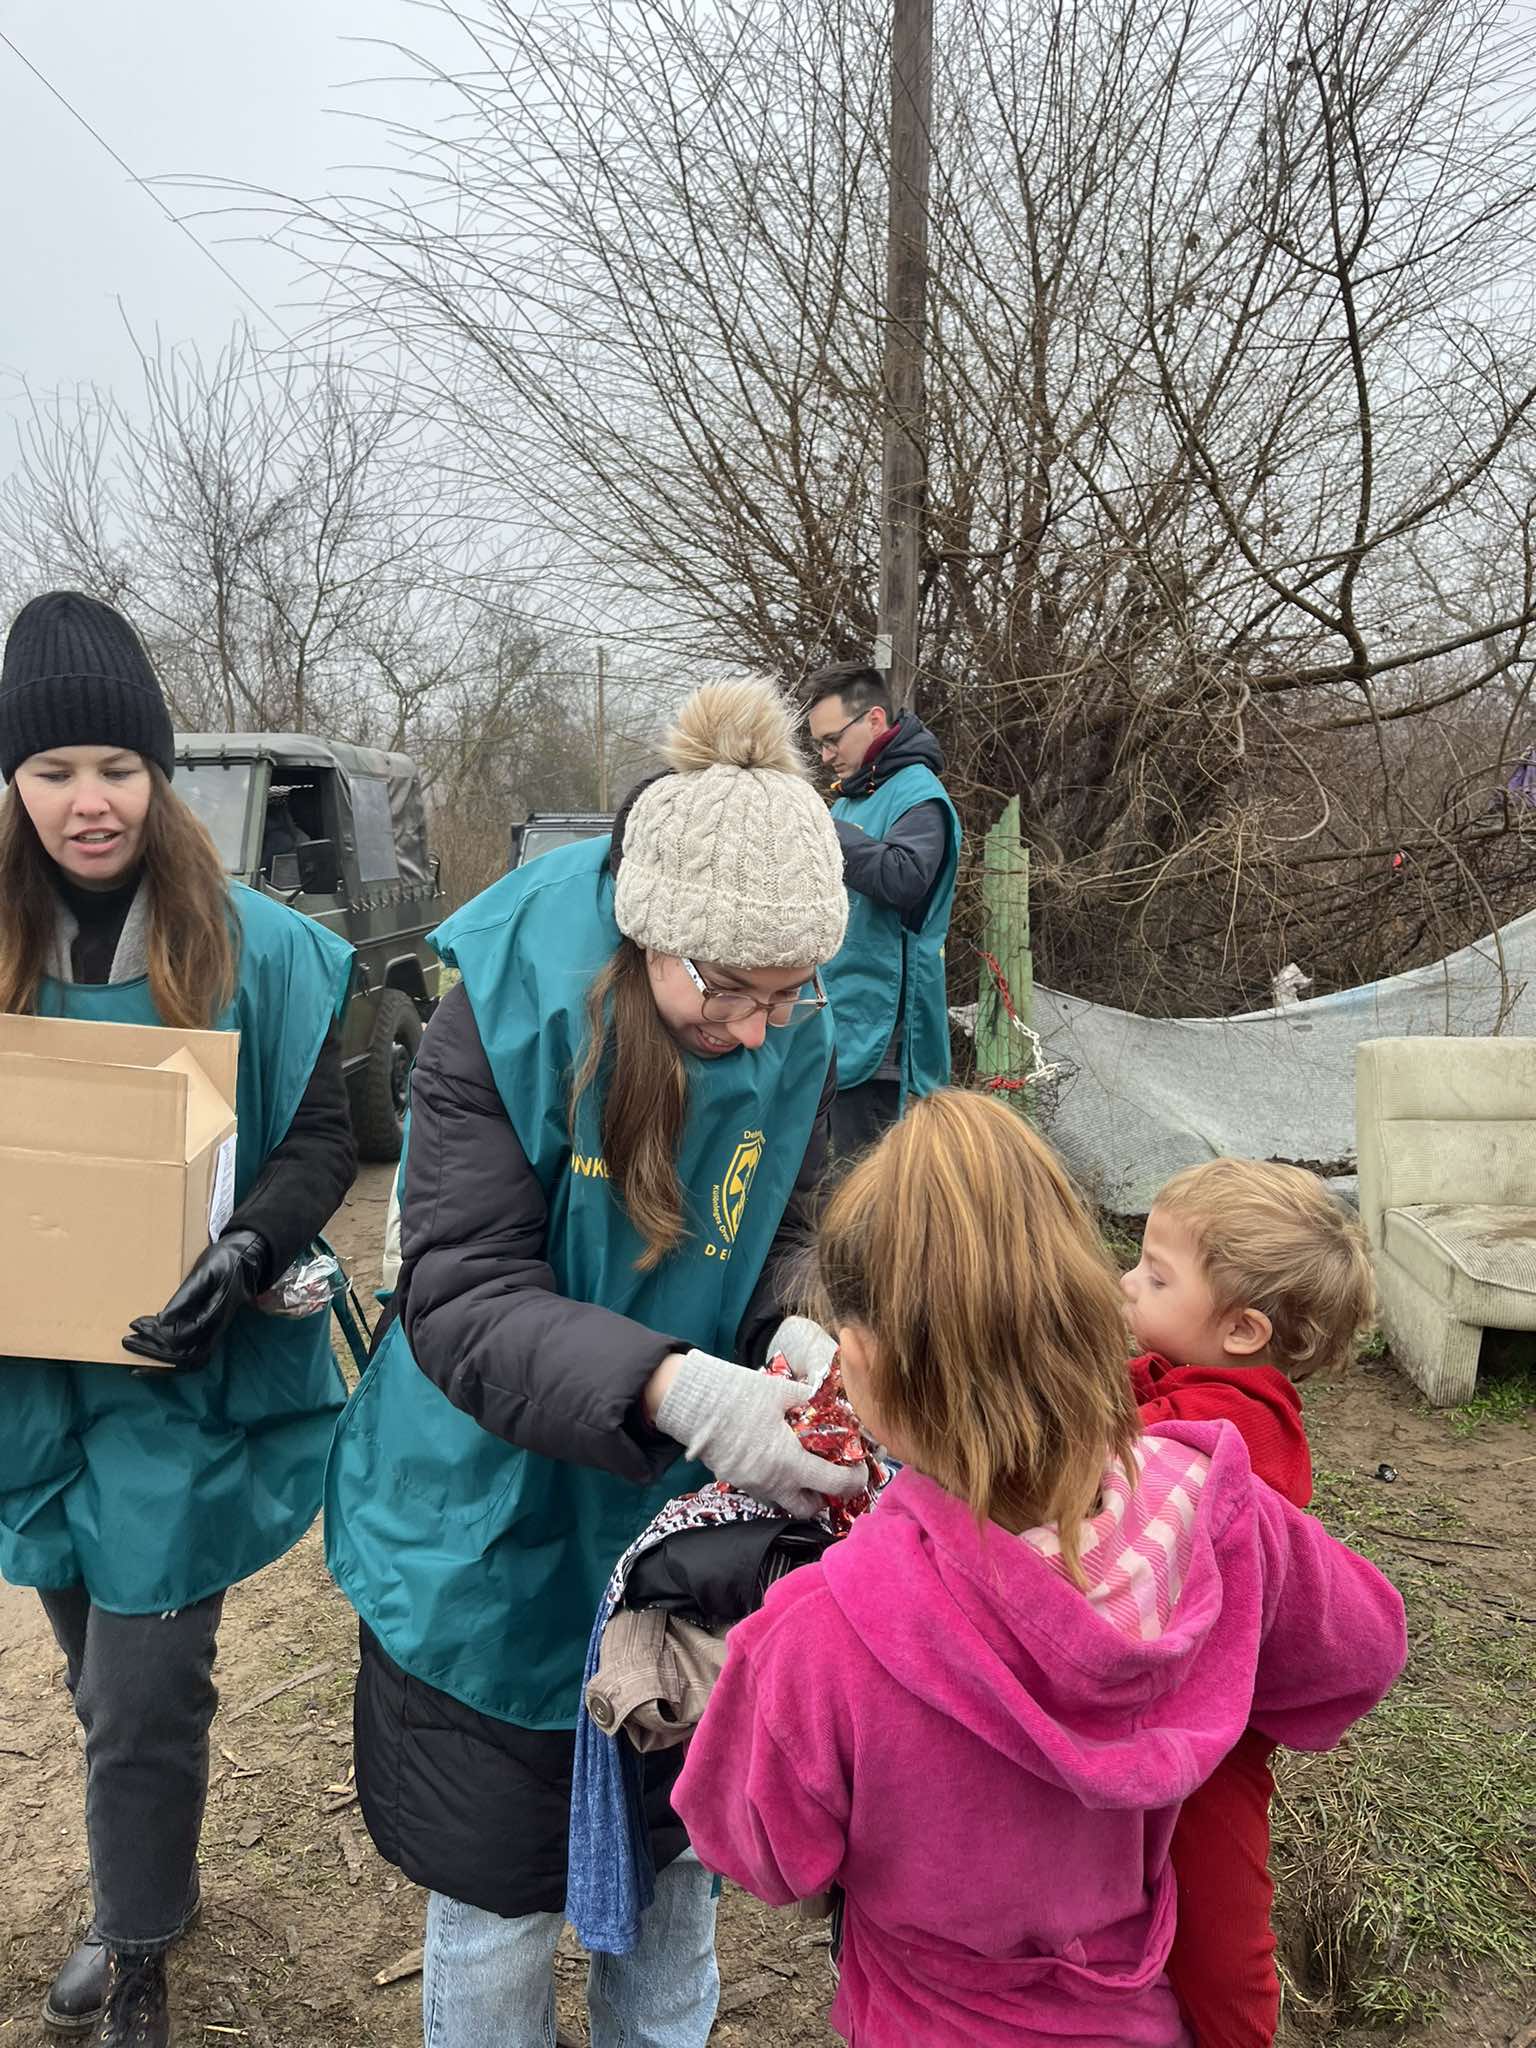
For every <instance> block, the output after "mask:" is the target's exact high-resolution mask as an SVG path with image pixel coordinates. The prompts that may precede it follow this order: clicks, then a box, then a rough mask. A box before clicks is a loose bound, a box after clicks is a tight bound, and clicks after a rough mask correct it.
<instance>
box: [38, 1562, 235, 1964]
mask: <svg viewBox="0 0 1536 2048" xmlns="http://www.w3.org/2000/svg"><path fill="white" fill-rule="evenodd" d="M40 1597H41V1599H42V1603H43V1607H44V1610H45V1611H46V1613H47V1616H48V1619H49V1622H50V1623H51V1624H52V1627H53V1633H54V1635H55V1636H56V1637H57V1638H58V1644H59V1648H60V1649H61V1650H62V1651H63V1652H64V1662H65V1676H66V1680H67V1683H68V1685H69V1690H70V1693H71V1695H72V1696H73V1699H74V1702H75V1713H76V1715H77V1716H78V1717H79V1721H80V1726H81V1727H82V1728H83V1729H84V1730H85V1832H86V1840H87V1841H88V1843H89V1845H90V1854H91V1884H92V1888H93V1890H94V1893H95V1903H96V1910H95V1927H96V1932H97V1933H98V1934H99V1935H100V1937H101V1939H102V1940H103V1941H104V1942H105V1943H106V1945H107V1946H108V1948H111V1949H115V1950H116V1951H117V1953H118V1954H119V1955H128V1956H140V1955H153V1954H154V1953H155V1952H156V1951H157V1950H159V1949H163V1948H164V1947H165V1946H166V1945H167V1943H169V1942H171V1941H174V1940H175V1938H176V1936H177V1935H178V1934H180V1933H181V1931H182V1929H183V1928H184V1927H185V1926H186V1925H187V1922H188V1921H189V1920H190V1919H191V1917H192V1915H193V1914H194V1913H195V1912H196V1910H197V1842H198V1836H199V1835H200V1834H201V1832H202V1826H203V1807H204V1805H205V1804H206V1802H207V1797H208V1729H209V1725H210V1724H211V1722H212V1720H213V1714H214V1709H215V1707H217V1705H218V1703H219V1696H218V1693H217V1691H216V1690H215V1689H214V1683H213V1660H214V1655H215V1649H216V1637H217V1635H218V1627H219V1615H220V1613H221V1611H222V1609H223V1606H224V1595H223V1594H222V1593H216V1594H215V1595H214V1596H213V1598H212V1599H211V1600H200V1601H199V1602H198V1603H197V1605H196V1606H195V1607H184V1608H182V1609H181V1610H180V1611H179V1612H178V1613H175V1614H165V1615H159V1614H109V1613H108V1612H107V1611H106V1609H105V1608H102V1607H93V1606H92V1605H91V1601H90V1597H89V1595H88V1594H87V1593H86V1591H85V1588H84V1587H83V1586H71V1587H69V1588H68V1589H67V1590H66V1591H64V1592H62V1593H43V1594H42V1595H41V1596H40Z"/></svg>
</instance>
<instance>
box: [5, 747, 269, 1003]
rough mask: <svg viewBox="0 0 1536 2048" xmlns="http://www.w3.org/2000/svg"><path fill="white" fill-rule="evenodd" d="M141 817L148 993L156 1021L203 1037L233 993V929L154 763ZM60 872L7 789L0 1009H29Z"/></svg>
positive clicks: (218, 875)
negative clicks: (146, 806)
mask: <svg viewBox="0 0 1536 2048" xmlns="http://www.w3.org/2000/svg"><path fill="white" fill-rule="evenodd" d="M145 765H146V766H147V767H148V769H149V779H150V785H151V788H150V798H149V809H148V811H147V812H146V814H145V818H144V854H143V874H144V879H145V882H146V883H147V885H148V889H149V932H148V954H149V993H150V998H151V1000H152V1001H153V1003H154V1006H155V1011H156V1013H157V1015H158V1016H159V1018H160V1021H161V1023H162V1024H169V1025H172V1026H175V1027H177V1028H179V1029H182V1030H207V1029H210V1028H211V1027H212V1026H213V1025H214V1024H216V1023H217V1022H218V1019H219V1018H220V1016H221V1015H222V1014H223V1012H224V1011H225V1010H226V1009H227V1008H228V1007H229V1004H230V1001H231V999H232V998H233V996H234V992H235V980H236V974H237V970H238V926H237V924H236V922H235V917H234V911H233V908H232V906H231V904H230V899H229V884H228V881H227V879H226V877H225V874H224V866H223V863H222V861H221V860H220V859H219V856H218V852H217V850H216V849H215V847H214V843H213V841H212V839H211V838H210V837H209V835H208V831H207V828H206V827H205V826H204V825H203V823H202V821H201V819H199V818H198V817H197V816H196V815H195V814H194V813H193V812H192V811H191V810H189V809H188V807H187V806H186V805H185V804H184V803H183V802H182V800H181V798H180V797H179V796H177V795H176V793H175V791H174V790H173V789H172V788H171V785H170V783H169V782H168V781H167V780H166V778H165V776H164V775H163V774H162V772H161V771H160V769H159V768H157V767H156V766H155V765H154V764H153V762H147V763H146V764H145ZM58 873H59V871H58V869H57V867H55V865H54V863H53V862H52V861H51V860H50V859H49V857H48V855H47V853H46V852H45V851H44V849H43V843H42V841H41V840H40V839H39V838H38V836H37V831H36V828H35V827H34V825H33V823H32V820H31V818H30V817H29V816H28V815H27V808H26V805H25V804H23V802H22V801H21V798H20V797H19V796H18V795H17V793H16V789H15V786H14V785H12V787H11V788H9V789H8V790H7V791H6V792H5V795H4V797H3V798H0V1011H4V1012H7V1013H10V1014H12V1015H15V1014H21V1013H25V1012H28V1011H31V1010H34V1009H35V1008H36V1007H37V992H38V989H39V987H40V986H41V984H42V981H43V978H44V975H45V973H46V971H47V960H48V954H49V949H50V947H51V946H52V943H53V938H54V933H55V931H56V929H57V924H58V914H59V897H58V891H57V878H58Z"/></svg>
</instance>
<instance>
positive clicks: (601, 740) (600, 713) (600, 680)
mask: <svg viewBox="0 0 1536 2048" xmlns="http://www.w3.org/2000/svg"><path fill="white" fill-rule="evenodd" d="M607 680H608V650H607V648H606V647H604V645H603V643H602V641H601V640H599V641H598V643H597V808H598V809H599V810H600V811H606V810H607V808H608V726H607V720H606V718H605V716H604V710H605V707H604V703H603V686H604V684H605V683H606V682H607Z"/></svg>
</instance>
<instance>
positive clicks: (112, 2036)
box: [92, 1950, 171, 2048]
mask: <svg viewBox="0 0 1536 2048" xmlns="http://www.w3.org/2000/svg"><path fill="white" fill-rule="evenodd" d="M92 2040H93V2042H94V2044H95V2048H171V2014H170V2008H169V2006H168V2004H167V2002H166V1989H165V1954H164V1951H163V1950H162V1952H161V1953H160V1954H159V1955H156V1956H119V1955H114V1956H113V1957H112V1962H111V1969H110V1973H109V1975H108V1978H107V2009H106V2011H105V2012H104V2013H103V2014H102V2019H101V2032H100V2033H99V2034H95V2035H93V2036H92Z"/></svg>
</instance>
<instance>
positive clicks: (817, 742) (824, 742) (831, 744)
mask: <svg viewBox="0 0 1536 2048" xmlns="http://www.w3.org/2000/svg"><path fill="white" fill-rule="evenodd" d="M874 708H875V707H874V705H873V704H871V705H869V706H868V708H867V709H866V710H863V711H860V712H856V713H855V715H854V716H853V717H852V718H850V719H849V721H848V723H847V724H846V725H840V726H839V727H838V728H837V731H836V732H829V733H828V734H827V735H826V737H825V738H824V739H817V738H816V737H815V736H814V734H813V735H812V737H811V745H812V746H813V747H814V748H815V750H816V752H817V753H818V754H820V756H821V758H822V759H823V760H825V759H826V758H827V756H828V754H830V753H831V752H832V751H833V750H834V749H835V747H836V746H837V743H838V741H839V740H840V739H841V738H842V736H843V734H844V733H845V732H852V731H853V728H854V727H855V726H856V725H857V724H858V723H859V721H860V719H864V718H868V716H869V714H870V712H871V711H873V710H874Z"/></svg>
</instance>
